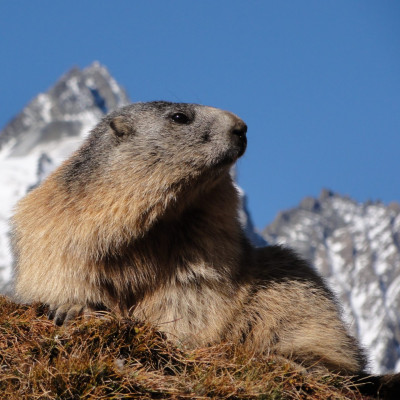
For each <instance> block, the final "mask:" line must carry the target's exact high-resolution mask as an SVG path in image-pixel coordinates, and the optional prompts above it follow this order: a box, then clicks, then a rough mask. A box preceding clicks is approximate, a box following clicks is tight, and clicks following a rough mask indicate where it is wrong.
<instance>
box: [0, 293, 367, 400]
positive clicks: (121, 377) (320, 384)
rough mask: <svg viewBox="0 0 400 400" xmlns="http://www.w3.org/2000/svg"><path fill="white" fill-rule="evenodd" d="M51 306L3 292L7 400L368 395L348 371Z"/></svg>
mask: <svg viewBox="0 0 400 400" xmlns="http://www.w3.org/2000/svg"><path fill="white" fill-rule="evenodd" d="M45 311H46V310H44V309H43V308H41V307H39V306H33V307H27V306H19V305H16V304H15V303H12V302H10V301H8V300H7V299H5V298H4V297H1V296H0V365H1V372H0V393H1V398H2V399H5V400H6V399H7V400H21V399H63V400H67V399H100V398H107V399H116V398H118V399H121V398H130V399H133V398H137V399H288V400H289V399H315V400H326V399H332V400H333V399H337V400H339V399H343V400H344V399H353V400H361V399H367V397H365V396H361V395H360V394H359V392H358V390H357V388H356V387H355V386H354V385H352V384H351V383H350V381H349V380H348V379H345V378H343V377H339V376H335V375H318V374H308V375H305V374H302V373H300V372H298V371H296V370H295V369H294V368H293V366H291V365H289V364H288V363H284V362H282V361H280V360H277V359H274V358H273V357H265V358H255V357H253V358H251V357H249V355H246V354H243V353H241V352H240V349H238V348H235V347H233V346H229V345H228V344H225V345H224V344H222V345H219V346H214V347H210V348H201V349H197V350H196V351H190V352H189V351H185V350H184V349H178V348H176V347H174V346H173V345H171V344H170V343H169V342H168V341H167V340H165V338H164V337H163V336H162V334H160V333H158V332H157V331H156V330H154V328H152V327H150V326H147V325H144V324H143V323H140V322H138V321H134V320H129V319H125V320H120V319H117V318H115V317H113V316H112V315H108V314H105V315H103V318H92V319H89V320H87V321H79V320H78V321H77V322H75V323H73V324H72V325H70V326H69V327H66V328H65V327H63V328H58V327H56V326H55V325H54V324H53V323H52V322H50V321H48V320H47V318H46V317H45V316H43V313H44V312H45Z"/></svg>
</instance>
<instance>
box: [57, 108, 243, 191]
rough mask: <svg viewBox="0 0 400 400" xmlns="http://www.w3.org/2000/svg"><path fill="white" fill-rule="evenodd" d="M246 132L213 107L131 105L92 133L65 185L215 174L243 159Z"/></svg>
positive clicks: (166, 180) (235, 119)
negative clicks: (98, 178)
mask: <svg viewBox="0 0 400 400" xmlns="http://www.w3.org/2000/svg"><path fill="white" fill-rule="evenodd" d="M246 131H247V126H246V124H245V123H244V122H243V121H242V120H241V119H240V118H239V117H237V116H236V115H234V114H232V113H230V112H228V111H223V110H219V109H217V108H213V107H207V106H202V105H197V104H186V103H169V102H165V101H156V102H149V103H134V104H131V105H128V106H126V107H123V108H121V109H119V110H116V111H114V112H112V113H111V114H109V115H108V116H106V117H105V118H104V119H103V120H102V121H101V122H100V123H99V124H98V125H97V126H96V127H95V128H94V129H93V131H92V133H91V135H90V136H89V138H88V140H87V142H86V144H85V145H83V146H82V147H81V149H80V150H79V151H78V152H77V154H76V156H75V157H74V159H73V161H72V163H71V164H70V165H69V167H68V169H67V174H66V176H65V177H66V178H67V181H68V182H70V183H71V182H72V181H75V180H76V178H77V180H80V181H83V180H84V181H87V179H89V180H91V178H92V179H93V178H95V176H99V175H98V174H100V175H102V176H103V177H104V176H107V171H110V172H111V174H110V175H112V176H117V175H118V176H119V175H121V174H122V175H123V176H125V179H126V176H127V174H128V176H132V179H139V177H140V179H141V180H142V181H143V179H145V177H146V176H148V177H150V176H152V177H153V178H154V179H156V180H158V181H159V182H160V184H161V185H162V184H163V183H165V184H167V185H170V184H174V183H178V182H179V181H182V179H183V180H190V177H194V176H200V175H202V176H210V177H211V176H215V173H217V175H220V172H222V171H228V170H229V167H230V166H231V165H232V164H233V163H234V162H235V161H236V160H237V159H238V158H239V157H240V156H242V155H243V153H244V151H245V149H246V144H247V139H246ZM116 171H119V172H118V173H115V172H116ZM83 178H84V179H83ZM154 179H152V182H155V181H154ZM149 182H150V181H149Z"/></svg>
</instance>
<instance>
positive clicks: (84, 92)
mask: <svg viewBox="0 0 400 400" xmlns="http://www.w3.org/2000/svg"><path fill="white" fill-rule="evenodd" d="M127 103H129V100H128V97H127V95H126V93H125V91H124V89H123V88H122V87H121V86H119V85H118V84H117V82H116V81H115V80H114V78H112V77H111V75H110V74H109V72H108V71H107V69H106V68H105V67H104V66H102V65H100V64H99V63H98V62H95V63H93V64H92V65H90V66H89V67H87V68H85V69H83V70H81V69H79V68H77V67H74V68H72V69H71V70H70V71H68V72H67V73H66V74H65V75H63V76H62V77H61V78H60V79H59V80H58V81H57V83H56V84H55V85H54V86H53V87H51V88H50V89H49V90H48V91H47V92H45V93H40V94H39V95H38V96H36V97H35V98H34V99H33V100H32V101H31V102H30V103H29V104H28V105H27V106H26V107H25V108H24V109H23V110H22V111H21V113H19V114H18V115H17V116H16V117H15V118H13V119H12V120H11V121H10V123H9V124H8V125H7V126H6V127H5V128H4V129H3V131H2V132H1V133H0V149H4V148H8V151H9V152H8V155H10V156H24V155H26V154H27V153H28V152H32V150H33V149H35V148H36V147H37V146H38V145H41V144H45V143H51V142H53V143H54V142H57V141H59V140H60V139H61V138H62V137H66V136H70V137H73V136H80V135H81V133H82V131H83V130H85V129H86V128H90V127H91V126H92V125H94V124H95V123H96V122H97V121H98V120H99V119H100V118H101V116H103V115H104V114H106V113H108V112H109V111H111V110H113V109H115V108H118V107H120V106H122V105H125V104H127Z"/></svg>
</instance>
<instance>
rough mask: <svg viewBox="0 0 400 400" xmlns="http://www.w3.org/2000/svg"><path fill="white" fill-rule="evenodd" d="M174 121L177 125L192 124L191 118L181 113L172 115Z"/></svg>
mask: <svg viewBox="0 0 400 400" xmlns="http://www.w3.org/2000/svg"><path fill="white" fill-rule="evenodd" d="M170 118H171V119H172V121H174V122H176V123H177V124H188V123H189V122H190V119H189V117H188V116H187V115H186V114H184V113H181V112H178V113H175V114H172V115H171V117H170Z"/></svg>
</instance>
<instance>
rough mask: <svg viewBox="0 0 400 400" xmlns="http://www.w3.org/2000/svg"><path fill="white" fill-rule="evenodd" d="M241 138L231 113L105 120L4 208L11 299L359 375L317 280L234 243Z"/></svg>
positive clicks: (155, 109) (133, 113)
mask: <svg viewBox="0 0 400 400" xmlns="http://www.w3.org/2000/svg"><path fill="white" fill-rule="evenodd" d="M177 113H181V115H180V116H179V117H176V114H177ZM182 115H183V117H185V118H183V117H182ZM182 118H183V120H182ZM186 119H187V120H186ZM245 133H246V126H245V124H244V123H243V122H242V121H241V120H240V119H239V118H238V117H236V116H235V115H233V114H231V113H228V112H226V111H222V110H218V109H214V108H211V107H205V106H199V105H193V104H173V103H166V102H153V103H137V104H133V105H130V106H127V107H125V108H123V109H121V110H119V111H117V112H114V113H112V114H111V115H109V116H107V117H106V118H105V119H104V120H103V121H102V122H100V123H99V125H98V126H97V127H96V128H95V129H94V130H93V131H92V133H91V135H90V136H89V138H88V139H87V141H86V142H85V144H84V145H83V146H82V147H81V149H79V150H78V151H77V152H76V153H75V154H74V155H72V157H71V158H70V159H69V160H67V161H66V162H65V163H64V164H63V165H62V166H61V167H59V168H58V169H57V170H56V171H55V172H54V173H53V174H52V175H51V176H50V177H49V178H48V179H47V180H46V181H45V182H43V184H42V185H41V186H39V187H38V188H36V189H35V190H33V191H32V192H31V193H29V194H28V195H27V196H26V197H25V198H24V199H23V200H21V202H20V203H19V204H18V206H17V209H16V213H15V216H14V218H13V225H14V248H15V255H16V260H17V265H16V293H17V295H18V296H19V298H20V299H21V300H22V301H24V302H32V301H40V302H44V303H47V304H49V305H50V306H51V307H52V308H53V310H54V313H55V315H56V319H57V321H58V322H63V321H64V319H66V320H68V319H69V318H73V317H74V316H75V315H76V314H79V313H80V312H81V311H82V310H93V309H99V308H106V309H110V310H115V311H117V312H119V313H121V314H123V315H126V314H128V313H129V311H131V312H132V314H133V315H134V316H136V317H138V318H142V319H146V320H149V321H151V322H153V323H155V324H158V326H159V328H160V329H161V330H163V331H165V332H166V333H167V334H168V336H169V338H171V339H173V340H177V341H179V342H182V343H184V344H186V345H187V346H203V345H207V344H210V343H215V342H218V341H221V340H227V341H234V342H237V343H241V344H243V345H244V346H246V347H247V348H248V350H249V351H252V352H255V353H275V354H278V355H280V356H284V357H288V358H291V359H294V360H295V361H299V362H301V363H303V364H306V365H311V364H313V363H316V362H320V363H322V364H323V365H324V366H326V367H327V368H329V369H331V370H335V371H341V372H347V373H358V372H361V371H362V370H363V369H364V367H365V361H364V357H363V355H362V353H361V351H360V349H359V347H358V345H357V343H356V341H355V340H354V339H353V338H352V337H350V336H349V335H348V334H347V332H346V328H345V326H344V325H343V323H342V322H341V319H340V316H339V312H338V308H337V306H336V303H335V301H334V298H333V296H332V294H331V292H330V291H329V290H328V289H327V287H326V286H325V284H324V283H323V281H322V279H321V278H320V277H319V276H318V275H317V274H316V273H315V272H314V270H313V269H312V268H310V267H309V266H308V265H307V264H306V263H305V262H304V261H302V260H301V259H299V258H298V257H297V256H296V255H295V254H294V253H292V252H291V251H289V250H286V249H283V248H280V247H277V246H271V247H266V248H262V249H255V248H253V247H252V246H251V245H250V244H249V243H248V241H247V239H246V238H245V236H244V233H243V231H242V229H241V227H240V224H239V222H238V219H237V207H238V194H237V192H236V190H235V188H234V185H233V183H232V180H231V177H230V174H229V169H230V167H231V165H232V164H233V163H234V162H235V161H236V159H237V158H238V157H240V156H241V154H242V153H243V151H244V148H245V145H246V140H245Z"/></svg>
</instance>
